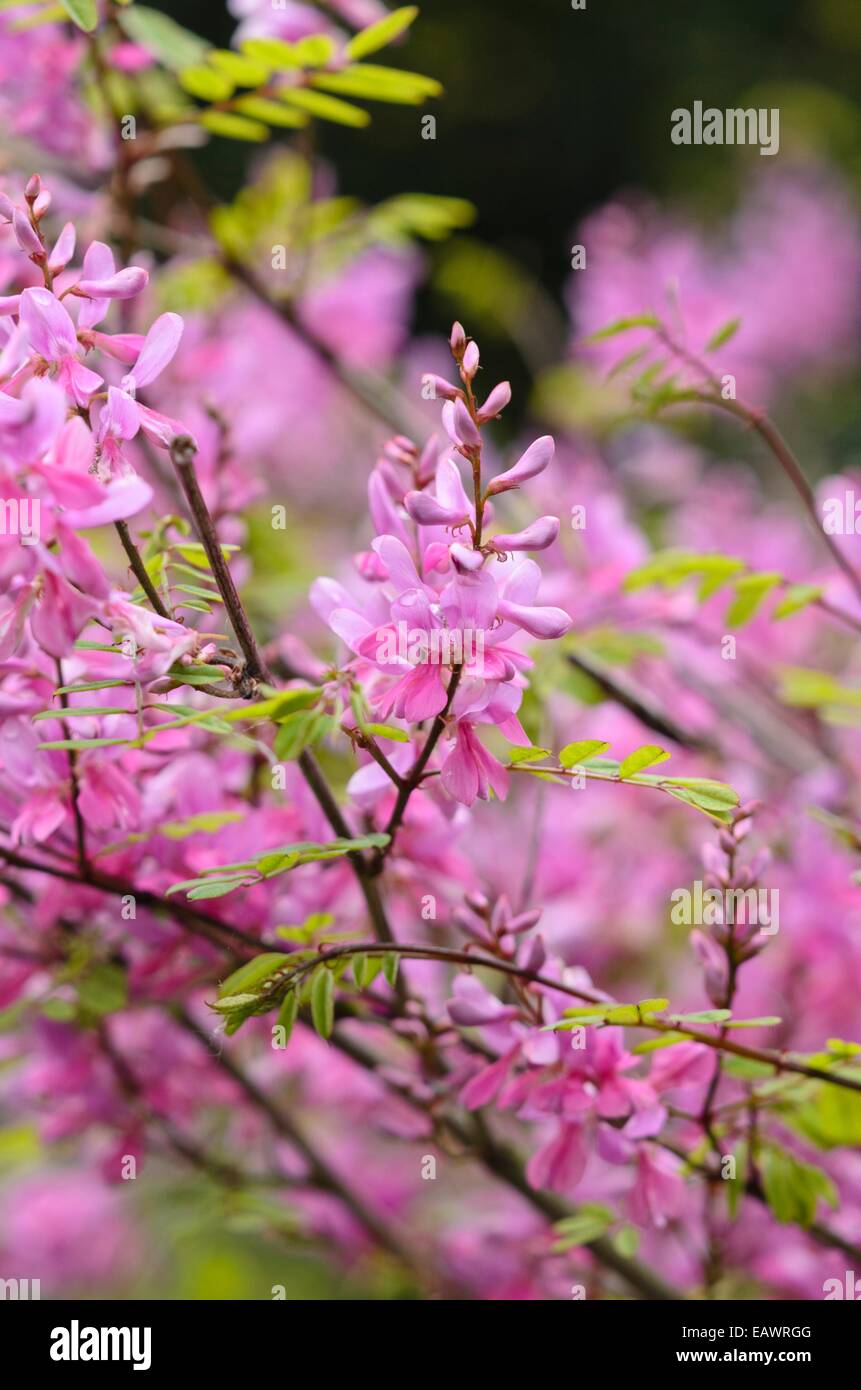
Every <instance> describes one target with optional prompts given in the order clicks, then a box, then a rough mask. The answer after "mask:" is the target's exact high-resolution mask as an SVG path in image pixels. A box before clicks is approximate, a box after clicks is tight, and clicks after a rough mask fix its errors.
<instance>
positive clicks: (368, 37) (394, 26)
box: [344, 5, 419, 59]
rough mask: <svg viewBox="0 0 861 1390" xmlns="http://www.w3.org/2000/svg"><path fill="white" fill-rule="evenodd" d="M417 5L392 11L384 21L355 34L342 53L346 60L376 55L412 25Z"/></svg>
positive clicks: (379, 20)
mask: <svg viewBox="0 0 861 1390" xmlns="http://www.w3.org/2000/svg"><path fill="white" fill-rule="evenodd" d="M418 12H419V11H418V6H417V5H405V6H404V7H403V8H402V9H400V10H393V11H392V13H391V14H388V15H386V17H385V18H384V19H378V20H377V22H376V23H375V24H369V25H368V27H367V29H362V30H361V32H360V33H358V34H356V36H355V38H352V39H350V42H349V43H348V44H347V46H346V48H345V49H344V52H345V54H346V56H347V57H348V58H352V59H358V58H365V57H367V55H368V54H369V53H376V52H377V50H378V49H380V48H385V47H386V44H389V43H391V42H392V41H393V40H394V39H396V38H398V36H399V35H400V34H403V33H404V31H405V30H407V29H408V28H409V27H410V25H411V24H412V22H413V20H414V19H415V18H416V16H417V15H418Z"/></svg>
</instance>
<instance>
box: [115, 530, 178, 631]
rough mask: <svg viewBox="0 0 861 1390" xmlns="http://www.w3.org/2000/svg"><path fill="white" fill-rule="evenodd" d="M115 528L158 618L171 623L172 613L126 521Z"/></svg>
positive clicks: (138, 580)
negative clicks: (155, 583)
mask: <svg viewBox="0 0 861 1390" xmlns="http://www.w3.org/2000/svg"><path fill="white" fill-rule="evenodd" d="M114 526H115V527H116V530H117V535H118V536H119V538H120V540H121V542H122V547H123V550H124V551H125V552H126V556H127V557H128V562H129V564H130V566H131V568H132V570H133V571H134V576H135V579H136V580H137V582H138V583H139V584H140V586H141V588H142V589H143V591H144V593H145V594H146V596H147V598H148V599H149V601H150V605H151V607H152V608H153V610H154V611H155V612H156V613H158V616H159V617H160V618H167V619H168V620H169V621H172V619H171V615H170V613H169V612H168V610H167V609H166V608H165V606H164V604H163V603H162V600H161V596H160V594H159V592H158V589H157V588H156V587H155V585H154V584H153V582H152V580H151V579H150V577H149V574H148V573H147V568H146V565H145V564H144V562H143V560H142V559H141V555H140V551H139V550H138V548H137V546H136V545H135V543H134V541H133V540H132V537H131V532H130V531H129V528H128V526H127V525H126V523H125V522H124V521H115V522H114Z"/></svg>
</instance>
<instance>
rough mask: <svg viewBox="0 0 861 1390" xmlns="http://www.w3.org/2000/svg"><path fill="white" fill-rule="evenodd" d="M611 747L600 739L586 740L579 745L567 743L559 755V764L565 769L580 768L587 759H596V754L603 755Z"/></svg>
mask: <svg viewBox="0 0 861 1390" xmlns="http://www.w3.org/2000/svg"><path fill="white" fill-rule="evenodd" d="M609 747H610V745H609V743H606V742H605V741H604V740H603V739H600V738H585V739H581V740H580V742H579V743H566V745H565V747H564V748H563V749H562V751H561V753H560V754H559V762H560V763H561V765H562V766H563V767H579V765H580V764H581V763H583V762H585V761H586V759H587V758H594V757H595V755H596V753H603V752H605V751H606V749H608V748H609Z"/></svg>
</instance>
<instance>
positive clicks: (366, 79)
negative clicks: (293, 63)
mask: <svg viewBox="0 0 861 1390" xmlns="http://www.w3.org/2000/svg"><path fill="white" fill-rule="evenodd" d="M311 84H312V86H313V87H315V88H319V89H320V90H322V91H324V92H333V93H334V94H335V95H336V96H346V97H358V98H359V99H360V100H364V101H385V102H394V103H396V104H398V105H402V106H418V105H419V104H420V103H421V102H423V101H427V100H428V99H429V98H431V97H438V96H440V95H441V93H442V86H441V84H440V83H439V82H437V81H435V80H434V78H432V77H423V76H422V74H421V73H418V72H404V71H403V70H402V69H400V68H381V67H375V66H373V65H372V64H371V63H357V64H356V65H355V67H349V68H342V69H341V70H340V71H338V72H329V73H324V74H321V75H318V76H317V77H313V78H312V79H311Z"/></svg>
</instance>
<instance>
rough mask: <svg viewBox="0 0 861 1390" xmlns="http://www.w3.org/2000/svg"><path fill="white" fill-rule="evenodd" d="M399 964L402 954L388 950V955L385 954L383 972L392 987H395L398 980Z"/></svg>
mask: <svg viewBox="0 0 861 1390" xmlns="http://www.w3.org/2000/svg"><path fill="white" fill-rule="evenodd" d="M399 965H400V956H398V955H397V954H396V953H395V952H394V951H388V952H387V953H386V955H384V956H383V974H384V976H385V977H386V983H387V984H389V985H391V987H392V989H394V987H395V985H396V984H397V982H398V967H399Z"/></svg>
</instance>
